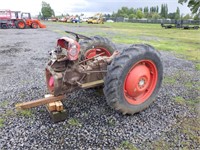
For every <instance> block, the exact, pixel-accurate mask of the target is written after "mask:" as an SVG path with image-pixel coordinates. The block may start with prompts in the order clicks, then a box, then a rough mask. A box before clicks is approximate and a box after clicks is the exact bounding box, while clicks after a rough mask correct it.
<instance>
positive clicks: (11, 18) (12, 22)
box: [0, 10, 46, 29]
mask: <svg viewBox="0 0 200 150" xmlns="http://www.w3.org/2000/svg"><path fill="white" fill-rule="evenodd" d="M27 27H29V28H33V29H36V28H38V27H40V28H46V26H45V25H44V24H42V23H41V22H40V21H39V20H38V19H32V18H31V14H30V13H26V12H21V11H11V10H0V28H2V29H8V28H18V29H24V28H27Z"/></svg>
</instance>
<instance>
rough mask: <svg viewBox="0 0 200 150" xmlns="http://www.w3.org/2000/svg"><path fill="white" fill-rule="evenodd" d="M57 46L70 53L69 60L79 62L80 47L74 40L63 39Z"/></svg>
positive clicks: (59, 40)
mask: <svg viewBox="0 0 200 150" xmlns="http://www.w3.org/2000/svg"><path fill="white" fill-rule="evenodd" d="M57 46H60V47H62V48H64V49H66V50H67V51H68V58H69V60H77V59H78V55H79V52H80V45H79V43H78V42H77V41H75V40H74V39H71V38H68V37H62V38H60V39H58V41H57Z"/></svg>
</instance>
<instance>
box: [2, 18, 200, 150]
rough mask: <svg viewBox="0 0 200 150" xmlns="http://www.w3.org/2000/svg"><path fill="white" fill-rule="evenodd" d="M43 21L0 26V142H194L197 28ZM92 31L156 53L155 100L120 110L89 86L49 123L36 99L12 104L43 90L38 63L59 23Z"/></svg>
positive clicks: (161, 145) (198, 102)
mask: <svg viewBox="0 0 200 150" xmlns="http://www.w3.org/2000/svg"><path fill="white" fill-rule="evenodd" d="M44 24H46V26H47V28H46V29H26V30H18V29H7V30H3V29H1V30H0V85H1V86H0V95H1V97H0V115H1V116H0V149H118V150H119V149H122V150H123V149H130V150H135V149H200V146H199V143H200V118H199V117H200V110H199V108H200V92H199V91H200V78H199V77H200V46H199V45H200V38H199V37H200V30H182V29H163V28H161V26H160V25H159V24H139V23H105V24H96V25H95V24H86V23H77V24H66V23H58V22H45V23H44ZM66 30H67V31H72V32H76V33H80V34H83V35H86V36H94V35H100V36H103V37H107V38H108V39H110V40H111V41H113V42H114V43H115V45H116V47H117V50H119V51H122V50H123V49H124V48H126V47H128V46H130V45H131V44H135V43H145V44H150V45H152V46H154V47H155V48H156V49H157V50H159V51H160V53H161V59H162V61H163V66H164V79H163V83H162V87H161V90H160V91H159V94H158V95H157V98H156V101H155V102H154V103H153V104H151V106H150V107H149V108H147V109H145V110H144V111H142V112H140V113H137V114H134V115H122V114H120V113H117V112H116V111H114V110H112V109H111V108H110V107H109V106H108V105H107V103H106V100H105V96H104V95H103V94H102V92H101V91H97V90H95V89H89V90H79V91H75V92H73V93H71V94H69V96H68V97H67V99H66V100H65V101H63V103H64V105H65V108H66V109H67V113H68V117H67V119H66V120H65V121H63V122H59V123H56V124H54V123H53V122H52V121H51V119H50V116H49V113H48V111H47V110H46V108H45V107H44V106H40V107H36V108H32V109H28V110H16V109H15V104H17V103H20V102H24V101H30V100H34V99H38V98H42V97H44V95H45V94H47V88H46V82H45V77H44V76H45V74H44V69H45V65H46V63H47V62H48V60H49V53H48V52H49V51H51V50H52V49H53V48H54V47H55V46H56V41H57V39H58V38H60V37H62V36H66V35H67V34H66V33H65V31H66Z"/></svg>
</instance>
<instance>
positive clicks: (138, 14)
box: [136, 9, 144, 19]
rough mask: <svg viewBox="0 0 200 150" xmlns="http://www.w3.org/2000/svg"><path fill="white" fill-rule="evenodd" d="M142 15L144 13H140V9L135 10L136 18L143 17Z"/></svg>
mask: <svg viewBox="0 0 200 150" xmlns="http://www.w3.org/2000/svg"><path fill="white" fill-rule="evenodd" d="M143 16H144V14H143V13H142V11H141V10H140V9H139V10H137V12H136V18H137V19H141V18H143Z"/></svg>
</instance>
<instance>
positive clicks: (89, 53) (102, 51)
mask: <svg viewBox="0 0 200 150" xmlns="http://www.w3.org/2000/svg"><path fill="white" fill-rule="evenodd" d="M98 54H102V55H101V56H108V57H110V56H111V55H112V54H111V53H110V52H109V51H108V50H107V49H105V48H102V47H97V48H94V49H90V50H88V51H87V52H86V53H85V58H86V59H90V58H92V57H94V56H96V55H98Z"/></svg>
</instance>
